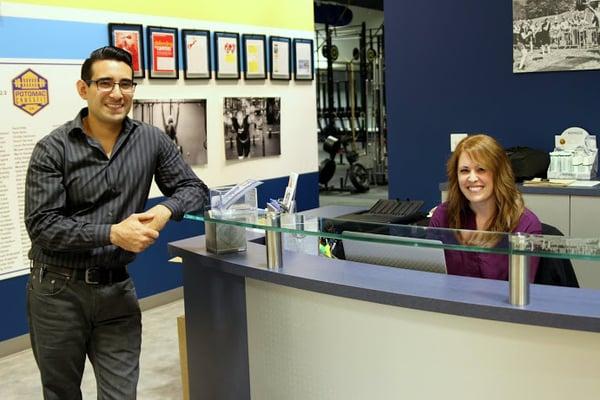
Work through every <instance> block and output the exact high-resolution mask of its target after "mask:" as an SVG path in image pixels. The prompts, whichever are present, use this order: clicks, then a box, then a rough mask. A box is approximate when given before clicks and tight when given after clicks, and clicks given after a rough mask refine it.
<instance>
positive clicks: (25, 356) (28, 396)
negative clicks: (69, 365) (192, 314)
mask: <svg viewBox="0 0 600 400" xmlns="http://www.w3.org/2000/svg"><path fill="white" fill-rule="evenodd" d="M183 311H184V307H183V300H178V301H175V302H173V303H169V304H166V305H164V306H160V307H156V308H153V309H150V310H147V311H144V312H143V314H142V324H143V328H142V329H143V330H142V355H141V359H140V380H139V385H138V398H140V399H143V400H146V399H148V400H154V399H156V400H169V399H181V398H182V397H183V396H182V390H181V373H180V367H179V345H178V339H177V316H179V315H182V314H183ZM81 392H82V395H83V398H84V399H95V398H96V384H95V379H94V373H93V371H92V367H91V365H90V364H89V363H88V364H86V368H85V373H84V376H83V382H82V385H81ZM41 398H42V392H41V383H40V378H39V374H38V370H37V366H36V364H35V360H34V359H33V354H32V352H31V350H25V351H22V352H19V353H16V354H13V355H10V356H7V357H4V358H2V359H0V399H9V400H32V399H41Z"/></svg>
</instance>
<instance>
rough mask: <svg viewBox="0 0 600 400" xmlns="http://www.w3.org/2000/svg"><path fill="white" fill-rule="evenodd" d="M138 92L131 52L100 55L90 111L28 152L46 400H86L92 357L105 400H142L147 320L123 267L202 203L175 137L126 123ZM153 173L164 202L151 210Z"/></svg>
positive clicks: (37, 352)
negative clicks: (84, 386) (83, 388)
mask: <svg viewBox="0 0 600 400" xmlns="http://www.w3.org/2000/svg"><path fill="white" fill-rule="evenodd" d="M135 85H136V84H135V82H133V68H132V60H131V55H130V54H129V53H128V52H126V51H125V50H122V49H119V48H116V47H111V46H109V47H103V48H100V49H97V50H95V51H93V52H92V53H91V54H90V57H89V58H88V59H86V60H85V62H84V63H83V66H82V67H81V80H79V81H77V92H78V93H79V95H80V96H81V98H82V99H84V100H86V101H87V105H88V106H87V107H86V108H83V109H82V110H81V111H80V112H79V114H78V115H77V116H76V117H75V119H74V120H72V121H70V122H67V123H65V124H64V125H62V126H61V127H59V128H57V129H55V130H54V131H52V132H51V133H50V134H49V135H48V136H46V137H44V138H43V139H41V140H40V141H39V142H38V143H37V145H36V146H35V149H34V150H33V153H32V155H31V161H30V164H29V169H28V171H27V182H26V192H25V224H26V226H27V230H28V232H29V236H30V238H31V250H30V251H29V258H30V259H31V260H32V263H31V274H30V278H29V282H28V285H27V309H28V317H29V327H30V336H31V346H32V349H33V354H34V356H35V359H36V362H37V364H38V367H39V369H40V373H41V378H42V385H43V393H44V398H45V399H47V400H50V399H52V400H54V399H61V400H67V399H81V390H80V385H81V377H82V374H83V369H84V364H85V357H86V355H87V356H88V357H89V359H90V361H91V363H92V365H93V367H94V373H95V375H96V381H97V388H98V398H99V399H120V400H122V399H135V397H136V387H137V381H138V375H139V355H140V346H141V314H140V308H139V305H138V301H137V296H136V293H135V288H134V286H133V282H132V281H131V279H130V278H129V275H128V273H127V264H129V263H130V262H132V261H133V260H134V258H135V255H136V253H140V252H142V251H144V250H145V249H146V248H148V247H149V246H150V245H152V243H154V241H155V240H156V239H157V238H158V235H159V232H160V230H161V229H162V228H163V227H164V226H165V224H166V223H167V222H168V221H169V220H170V219H175V220H180V219H181V218H182V217H183V214H184V213H185V212H187V211H192V210H196V209H200V208H202V207H203V205H204V204H205V202H206V199H207V188H206V185H204V183H203V182H202V181H201V180H199V179H198V178H197V177H196V175H195V174H194V173H193V172H192V170H191V169H190V168H189V166H188V165H187V164H185V162H184V161H183V159H182V158H181V154H180V153H179V151H178V150H177V147H176V145H175V144H174V143H173V141H172V140H171V139H170V138H169V137H168V136H167V135H165V134H164V133H163V132H161V131H160V130H159V129H157V128H155V127H152V126H150V125H147V124H144V123H141V122H139V121H135V120H132V119H129V118H128V117H127V114H128V113H129V110H130V109H131V104H132V99H133V93H134V91H135ZM153 177H154V179H155V180H156V183H157V185H158V187H159V189H160V190H161V191H162V192H163V194H165V196H167V199H166V200H165V201H163V202H162V203H160V204H158V205H156V206H154V207H152V208H151V209H149V210H147V211H144V204H145V202H146V199H147V197H148V193H149V191H150V185H151V182H152V179H153Z"/></svg>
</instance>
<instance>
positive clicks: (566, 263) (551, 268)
mask: <svg viewBox="0 0 600 400" xmlns="http://www.w3.org/2000/svg"><path fill="white" fill-rule="evenodd" d="M542 234H543V235H555V236H564V235H563V233H562V232H561V231H560V230H559V229H557V228H556V227H554V226H552V225H548V224H542ZM533 282H534V283H539V284H542V285H554V286H567V287H577V288H578V287H579V282H578V281H577V275H575V270H574V269H573V264H571V260H569V259H567V258H549V257H540V263H539V266H538V270H537V273H536V274H535V279H534V281H533Z"/></svg>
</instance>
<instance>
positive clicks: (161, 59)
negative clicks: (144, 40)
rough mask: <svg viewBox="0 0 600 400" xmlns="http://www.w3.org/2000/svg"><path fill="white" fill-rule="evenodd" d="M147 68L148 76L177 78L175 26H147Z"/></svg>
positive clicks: (177, 59)
mask: <svg viewBox="0 0 600 400" xmlns="http://www.w3.org/2000/svg"><path fill="white" fill-rule="evenodd" d="M146 34H147V35H148V70H149V71H150V73H149V76H150V78H160V79H177V78H179V57H178V46H179V44H178V43H179V42H178V35H177V28H164V27H161V26H149V27H147V28H146Z"/></svg>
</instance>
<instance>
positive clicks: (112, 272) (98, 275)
mask: <svg viewBox="0 0 600 400" xmlns="http://www.w3.org/2000/svg"><path fill="white" fill-rule="evenodd" d="M33 268H34V269H35V268H37V269H40V271H42V272H41V273H42V274H43V273H45V272H52V273H55V274H58V275H62V276H65V277H68V278H69V279H72V280H74V281H84V282H85V283H87V284H88V285H110V284H113V283H115V282H122V281H124V280H125V279H127V278H129V273H128V272H127V267H125V266H121V267H116V268H105V267H89V268H85V269H83V268H69V267H61V266H59V265H51V264H46V263H41V262H37V261H34V262H33Z"/></svg>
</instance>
